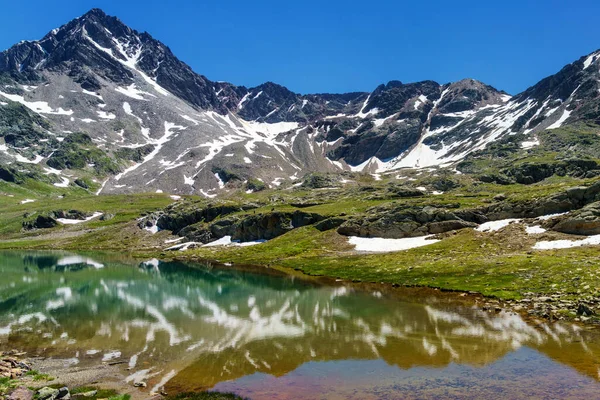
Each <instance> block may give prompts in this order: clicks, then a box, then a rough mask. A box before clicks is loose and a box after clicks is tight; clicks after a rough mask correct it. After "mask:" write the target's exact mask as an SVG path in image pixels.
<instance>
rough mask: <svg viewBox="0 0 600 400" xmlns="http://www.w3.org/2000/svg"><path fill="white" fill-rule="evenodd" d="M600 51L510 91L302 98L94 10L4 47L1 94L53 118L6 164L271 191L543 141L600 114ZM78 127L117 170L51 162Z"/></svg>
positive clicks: (480, 86)
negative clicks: (523, 139) (195, 64)
mask: <svg viewBox="0 0 600 400" xmlns="http://www.w3.org/2000/svg"><path fill="white" fill-rule="evenodd" d="M598 54H600V52H596V53H592V54H590V55H588V56H583V57H581V58H580V59H578V60H576V61H574V62H573V63H571V64H569V65H567V66H565V67H564V68H563V69H562V70H561V71H559V72H558V73H557V74H555V75H553V76H550V77H548V78H545V79H543V80H541V81H540V82H538V83H537V84H536V85H533V86H531V87H530V88H528V89H527V90H525V91H524V92H522V93H519V94H517V95H515V96H510V95H508V94H507V93H506V92H504V91H499V90H497V89H495V88H494V87H492V86H489V85H486V84H485V83H483V82H479V81H477V80H474V79H463V80H460V81H457V82H451V83H446V84H439V83H437V82H434V81H421V82H412V83H402V82H401V81H395V80H392V81H389V82H387V83H385V84H381V85H379V86H378V87H376V88H375V89H374V90H373V91H372V92H370V93H368V92H351V93H342V94H329V93H321V94H305V95H302V94H298V93H294V92H293V91H290V90H289V89H287V88H286V87H284V86H282V85H279V84H276V83H274V82H265V83H263V84H261V85H258V86H256V87H251V88H246V87H245V86H236V85H233V84H231V83H228V82H214V81H211V80H209V79H208V78H206V77H205V76H204V75H200V74H198V73H196V72H194V71H193V70H192V69H191V67H189V66H188V65H187V64H185V63H184V62H182V61H180V60H179V59H178V58H177V57H176V56H175V55H174V54H173V53H172V52H171V50H170V49H169V47H168V46H166V45H164V44H163V43H161V42H160V41H158V40H156V39H154V38H153V37H152V36H151V35H150V34H149V33H146V32H142V33H140V32H138V31H136V30H134V29H131V28H129V27H128V26H126V25H125V24H123V23H122V22H121V21H120V20H119V19H118V18H116V17H112V16H108V15H106V14H105V13H104V12H103V11H102V10H100V9H97V8H96V9H92V10H90V11H89V12H88V13H86V14H84V15H83V16H81V17H79V18H76V19H74V20H72V21H70V22H69V23H67V24H65V25H63V26H61V27H60V28H56V29H53V30H52V31H50V32H49V33H48V34H47V35H45V36H44V37H43V38H42V39H41V40H39V41H25V42H20V43H18V44H16V45H14V46H12V47H11V48H9V49H7V50H5V51H3V52H2V53H0V79H1V81H2V82H3V87H2V88H1V90H0V99H2V98H3V99H5V100H6V101H2V103H3V104H8V102H9V101H12V102H17V103H20V104H22V105H24V106H25V107H26V108H27V109H28V110H30V111H31V112H33V113H35V114H38V115H42V116H43V117H44V118H45V119H46V120H48V121H49V123H50V124H51V126H52V128H51V129H49V130H48V129H46V131H47V133H46V132H43V131H44V129H45V128H44V129H41V130H40V132H38V133H37V134H38V135H41V137H42V140H45V142H42V143H47V144H44V145H42V144H41V143H40V142H37V143H33V142H32V143H31V144H30V146H26V148H19V147H15V146H13V145H11V144H10V143H9V142H6V139H5V143H4V144H0V146H3V147H1V148H0V162H2V163H6V164H9V165H10V164H11V163H14V162H17V163H19V162H20V163H23V162H24V163H25V164H36V165H39V166H41V169H42V172H43V173H44V174H46V175H51V176H54V175H56V176H55V177H54V178H53V179H55V180H58V182H55V184H57V183H58V184H62V183H64V182H67V184H73V183H74V180H73V179H71V178H70V177H69V176H68V175H72V176H87V177H89V178H90V179H92V181H96V183H97V184H98V185H99V184H100V179H102V187H101V188H100V191H99V193H100V192H101V193H120V192H129V191H132V192H134V191H140V190H148V189H149V188H150V189H152V190H157V191H163V190H166V191H170V192H174V193H182V194H185V193H200V194H203V195H205V196H207V197H211V196H215V195H216V194H218V193H219V192H220V191H222V190H228V188H231V187H239V186H240V185H244V184H247V183H248V182H249V181H251V180H256V179H258V180H262V181H263V182H265V185H266V186H270V187H274V186H278V185H280V184H281V183H282V182H286V181H287V182H290V183H293V182H294V181H295V180H296V179H298V178H300V177H301V176H303V175H305V174H307V173H311V172H341V171H344V170H352V171H363V172H369V173H386V172H388V171H395V170H398V169H400V168H425V167H440V166H441V167H443V166H450V165H452V164H453V163H455V162H458V161H460V160H461V159H463V158H464V157H465V156H466V155H467V154H470V153H472V152H473V151H477V150H481V149H483V148H485V146H487V144H489V143H492V142H494V141H496V140H498V139H499V138H501V137H504V136H506V135H513V134H517V133H519V134H524V135H528V136H529V137H530V139H528V141H529V142H535V140H536V135H537V134H538V132H542V131H543V130H544V129H553V128H556V127H560V126H562V125H563V124H566V123H575V122H578V121H592V122H595V123H600V111H599V109H600V108H599V104H600V100H598V96H597V93H598V78H599V77H600V71H598V68H597V67H598ZM590 66H593V68H590ZM51 104H52V105H51ZM1 110H2V109H1V108H0V111H1ZM92 110H93V111H92ZM36 129H37V128H35V127H33V126H32V127H31V129H30V130H31V131H35V130H36ZM71 132H86V133H87V134H88V135H89V136H90V138H91V140H92V142H93V145H94V146H96V147H97V148H98V149H99V151H102V152H104V153H105V154H106V157H108V158H111V159H114V160H115V161H114V162H115V163H116V164H118V165H116V166H114V167H111V168H109V169H110V170H118V171H120V172H118V173H116V174H114V175H111V174H109V175H108V176H106V175H104V176H101V175H102V174H100V173H99V172H98V171H97V168H96V170H93V168H94V167H90V165H94V166H96V165H97V160H96V159H91V158H89V157H88V159H87V166H86V167H83V168H75V170H71V169H69V168H67V170H56V169H53V168H47V167H45V165H46V166H48V165H49V164H48V161H50V158H51V157H52V154H54V153H55V152H56V151H57V150H59V147H60V143H62V140H64V137H67V136H68V135H70V134H71ZM132 149H133V150H132ZM133 151H134V152H135V153H136V154H133V155H132V154H131V153H132V152H133ZM123 153H127V156H126V157H125V158H119V157H118V156H117V155H119V154H121V155H122V154H123ZM142 153H143V154H142ZM96 158H97V157H96ZM23 160H25V161H23ZM51 164H56V163H54V162H51ZM78 165H80V164H78ZM222 171H227V173H223V172H222ZM147 175H155V177H154V178H153V179H147V178H146V176H147ZM223 176H225V177H229V178H231V179H230V180H229V181H224V180H223V179H222V177H223Z"/></svg>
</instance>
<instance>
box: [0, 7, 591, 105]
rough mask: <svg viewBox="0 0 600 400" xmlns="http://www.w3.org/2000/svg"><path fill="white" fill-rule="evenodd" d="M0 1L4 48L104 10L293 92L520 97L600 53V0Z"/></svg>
mask: <svg viewBox="0 0 600 400" xmlns="http://www.w3.org/2000/svg"><path fill="white" fill-rule="evenodd" d="M2 3H3V4H2V5H1V6H0V8H1V9H2V24H1V25H0V48H1V49H5V48H8V47H10V46H11V45H12V44H14V43H16V42H18V41H20V40H22V39H30V40H31V39H39V38H41V37H42V36H43V35H44V34H46V33H47V32H48V31H49V30H50V29H52V28H55V27H58V26H60V25H62V24H64V23H66V22H68V21H69V20H71V19H73V18H75V17H77V16H79V15H81V14H83V13H85V12H86V11H88V10H89V9H90V8H93V7H99V8H102V9H103V10H104V11H105V12H106V13H108V14H110V15H116V16H117V17H119V18H120V19H121V20H122V21H123V22H125V23H126V24H128V25H129V26H131V27H132V28H135V29H137V30H139V31H147V32H149V33H150V34H152V35H153V36H154V37H155V38H157V39H159V40H161V41H162V42H163V43H165V44H166V45H168V46H169V47H170V48H171V50H172V51H173V52H174V53H175V55H176V56H178V57H179V58H180V59H181V60H183V61H185V62H186V63H188V64H189V65H190V66H191V67H192V68H193V69H194V70H195V71H196V72H198V73H201V74H203V75H206V76H207V77H208V78H210V79H212V80H224V81H228V82H232V83H234V84H237V85H245V86H256V85H258V84H260V83H262V82H265V81H268V80H270V81H274V82H276V83H279V84H282V85H284V86H287V87H288V88H290V89H291V90H293V91H296V92H299V93H316V92H348V91H371V90H373V89H374V88H375V87H376V86H377V85H378V84H380V83H384V82H387V81H389V80H392V79H397V80H401V81H403V82H414V81H419V80H425V79H432V80H435V81H438V82H440V83H445V82H449V81H455V80H459V79H462V78H467V77H468V78H475V79H479V80H481V81H483V82H485V83H487V84H490V85H493V86H495V87H497V88H498V89H503V90H506V91H507V92H509V93H512V94H515V93H518V92H520V91H522V90H524V89H526V88H527V87H528V86H531V85H533V84H535V83H536V82H537V81H538V80H540V79H541V78H544V77H545V76H547V75H550V74H553V73H555V72H557V71H558V70H559V69H560V68H562V66H563V65H565V64H568V63H570V62H572V61H574V60H575V59H577V58H579V57H580V56H582V55H585V54H588V53H590V52H592V51H594V50H596V49H598V48H600V35H598V21H599V17H600V2H599V1H597V0H593V1H588V0H579V1H569V2H566V1H564V0H563V1H558V0H546V1H542V0H539V1H528V0H520V1H513V0H504V1H495V2H491V1H487V0H480V1H466V0H465V1H461V0H455V1H437V0H430V1H427V2H425V1H414V0H412V1H401V0H396V1H394V0H382V1H365V0H362V1H338V0H329V1H328V0H319V1H315V0H303V1H285V0H277V1H274V0H264V1H263V0H253V1H249V0H240V1H238V0H226V1H224V0H216V1H202V0H171V1H159V0H144V1H140V0H118V1H116V0H104V1H101V0H96V1H88V0H61V1H60V2H53V1H47V0H28V1H27V2H26V5H24V4H23V3H21V2H16V1H11V2H8V1H4V2H2ZM490 3H493V4H490Z"/></svg>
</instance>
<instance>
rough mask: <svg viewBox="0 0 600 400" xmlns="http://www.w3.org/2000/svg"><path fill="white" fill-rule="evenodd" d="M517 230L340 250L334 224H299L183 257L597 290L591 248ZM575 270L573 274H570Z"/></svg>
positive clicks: (499, 292)
mask: <svg viewBox="0 0 600 400" xmlns="http://www.w3.org/2000/svg"><path fill="white" fill-rule="evenodd" d="M515 229H517V228H515ZM521 233H522V235H519V233H518V232H514V231H510V230H509V231H506V232H504V233H497V234H494V235H487V234H481V233H479V232H476V231H474V230H472V229H465V230H462V231H459V232H458V233H457V234H456V235H448V237H446V238H444V239H443V240H442V241H441V242H438V243H435V244H432V245H428V246H426V247H421V248H416V249H411V250H406V251H399V252H393V253H384V254H369V255H364V254H362V255H359V254H348V253H345V252H344V250H348V249H349V246H348V245H347V244H346V241H345V238H344V237H342V236H340V235H338V234H337V233H336V232H334V231H328V232H319V231H317V230H316V229H314V228H312V227H306V228H300V229H296V230H294V231H292V232H290V233H287V234H285V235H283V236H280V237H278V238H276V239H273V240H271V241H269V242H267V243H264V244H260V245H258V246H253V247H246V248H237V247H235V248H226V249H211V248H203V249H195V250H190V251H188V252H186V254H185V255H184V257H193V258H198V259H213V260H218V261H221V262H234V263H241V264H257V265H265V266H269V267H274V268H282V269H293V270H297V271H301V272H302V273H305V274H309V275H317V276H329V277H333V278H339V279H345V280H351V281H362V282H383V283H389V284H399V285H404V286H429V287H437V288H442V289H447V290H457V291H476V292H479V293H482V294H483V295H486V296H494V297H498V298H502V299H519V298H522V297H523V296H524V295H525V293H528V292H534V293H540V294H554V293H556V292H559V291H560V292H563V293H565V294H567V295H569V294H570V295H572V296H574V297H579V296H582V295H597V294H598V290H600V263H598V261H597V248H593V247H589V248H574V249H570V250H557V251H536V252H532V251H529V249H530V248H531V246H532V245H533V243H534V240H533V239H531V238H529V239H527V237H526V236H525V235H524V233H523V232H521ZM176 256H177V257H178V258H180V257H181V255H179V254H177V255H176ZM578 269H579V270H578ZM577 277H580V279H575V280H574V279H573V278H577ZM588 285H589V286H590V287H589V288H588V289H585V290H584V289H582V288H583V287H586V286H588Z"/></svg>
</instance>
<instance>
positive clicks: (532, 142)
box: [521, 138, 540, 149]
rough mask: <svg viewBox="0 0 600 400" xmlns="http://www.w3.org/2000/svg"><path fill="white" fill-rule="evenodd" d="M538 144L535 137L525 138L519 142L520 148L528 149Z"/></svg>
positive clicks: (538, 141)
mask: <svg viewBox="0 0 600 400" xmlns="http://www.w3.org/2000/svg"><path fill="white" fill-rule="evenodd" d="M539 145H540V140H539V139H537V138H535V139H533V140H526V141H524V142H521V148H523V149H530V148H532V147H535V146H539Z"/></svg>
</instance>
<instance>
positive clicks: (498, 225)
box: [476, 218, 521, 232]
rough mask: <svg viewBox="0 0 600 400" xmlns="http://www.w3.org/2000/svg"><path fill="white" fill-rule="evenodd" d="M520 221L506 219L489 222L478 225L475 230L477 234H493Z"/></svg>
mask: <svg viewBox="0 0 600 400" xmlns="http://www.w3.org/2000/svg"><path fill="white" fill-rule="evenodd" d="M520 221H521V220H520V219H518V218H508V219H500V220H498V221H490V222H486V223H483V224H481V225H479V226H478V227H477V228H476V230H478V231H479V232H495V231H499V230H500V229H502V228H504V227H507V226H508V225H510V224H512V223H513V222H520Z"/></svg>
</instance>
